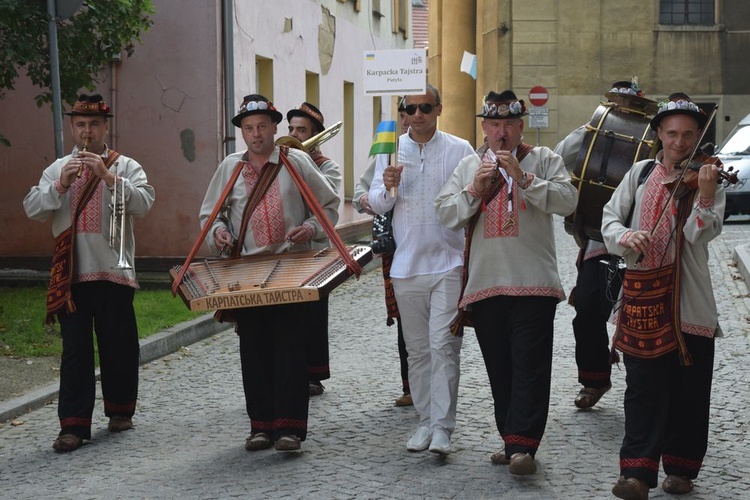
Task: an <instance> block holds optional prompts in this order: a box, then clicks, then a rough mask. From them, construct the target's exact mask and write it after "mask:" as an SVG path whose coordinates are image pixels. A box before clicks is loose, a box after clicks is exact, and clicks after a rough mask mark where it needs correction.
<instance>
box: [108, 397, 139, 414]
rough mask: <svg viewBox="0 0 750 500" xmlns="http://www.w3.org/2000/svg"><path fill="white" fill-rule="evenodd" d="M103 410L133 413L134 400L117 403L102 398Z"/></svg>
mask: <svg viewBox="0 0 750 500" xmlns="http://www.w3.org/2000/svg"><path fill="white" fill-rule="evenodd" d="M104 411H105V412H107V413H108V412H115V413H133V412H135V401H131V402H130V403H125V404H118V403H113V402H111V401H107V400H106V399H105V400H104Z"/></svg>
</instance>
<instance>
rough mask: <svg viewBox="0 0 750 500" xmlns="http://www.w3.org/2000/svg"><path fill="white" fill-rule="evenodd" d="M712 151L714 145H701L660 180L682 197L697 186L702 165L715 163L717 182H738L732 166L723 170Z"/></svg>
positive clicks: (678, 196) (708, 143)
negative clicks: (717, 172) (717, 170)
mask: <svg viewBox="0 0 750 500" xmlns="http://www.w3.org/2000/svg"><path fill="white" fill-rule="evenodd" d="M713 151H714V145H713V144H711V143H710V142H707V143H706V144H704V145H703V146H701V147H700V148H699V149H698V150H697V151H696V152H695V154H694V155H693V156H692V157H690V158H687V159H685V160H683V161H682V162H680V164H679V165H675V169H674V171H672V173H670V174H669V175H668V176H667V177H665V178H664V180H662V184H664V185H666V186H667V188H668V189H669V190H670V191H674V197H675V198H682V197H683V196H685V195H686V194H688V193H689V192H691V191H693V190H695V189H697V188H698V173H699V172H700V169H701V167H702V166H703V165H716V167H718V169H719V177H718V179H717V183H721V182H723V181H726V182H727V183H729V184H736V183H737V182H738V180H739V179H738V178H737V172H733V170H734V167H729V170H728V171H727V170H724V168H723V167H724V166H723V164H722V163H721V160H719V158H718V157H717V156H711V153H712V152H713Z"/></svg>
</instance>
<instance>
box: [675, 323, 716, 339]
mask: <svg viewBox="0 0 750 500" xmlns="http://www.w3.org/2000/svg"><path fill="white" fill-rule="evenodd" d="M680 329H681V330H682V331H683V332H685V333H689V334H691V335H698V336H699V337H708V338H713V336H714V335H715V333H716V328H711V327H709V326H702V325H691V324H690V323H685V322H684V321H683V322H682V323H680Z"/></svg>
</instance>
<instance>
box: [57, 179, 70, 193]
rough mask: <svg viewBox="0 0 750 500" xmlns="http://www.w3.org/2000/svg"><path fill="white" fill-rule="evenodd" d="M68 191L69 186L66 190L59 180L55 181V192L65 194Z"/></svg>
mask: <svg viewBox="0 0 750 500" xmlns="http://www.w3.org/2000/svg"><path fill="white" fill-rule="evenodd" d="M69 189H70V186H68V187H67V188H64V187H63V185H62V183H61V182H60V181H59V180H57V181H55V191H57V192H58V193H60V194H65V193H67V192H68V190H69Z"/></svg>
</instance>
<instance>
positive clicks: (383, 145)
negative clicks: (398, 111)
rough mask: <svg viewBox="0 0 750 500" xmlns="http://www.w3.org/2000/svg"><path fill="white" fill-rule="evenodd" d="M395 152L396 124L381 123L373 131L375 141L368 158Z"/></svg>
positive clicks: (393, 122)
mask: <svg viewBox="0 0 750 500" xmlns="http://www.w3.org/2000/svg"><path fill="white" fill-rule="evenodd" d="M395 152H396V122H395V121H393V120H390V121H382V122H380V123H379V124H378V128H377V130H376V131H375V139H374V140H373V142H372V147H370V156H372V155H377V154H391V153H395Z"/></svg>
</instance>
